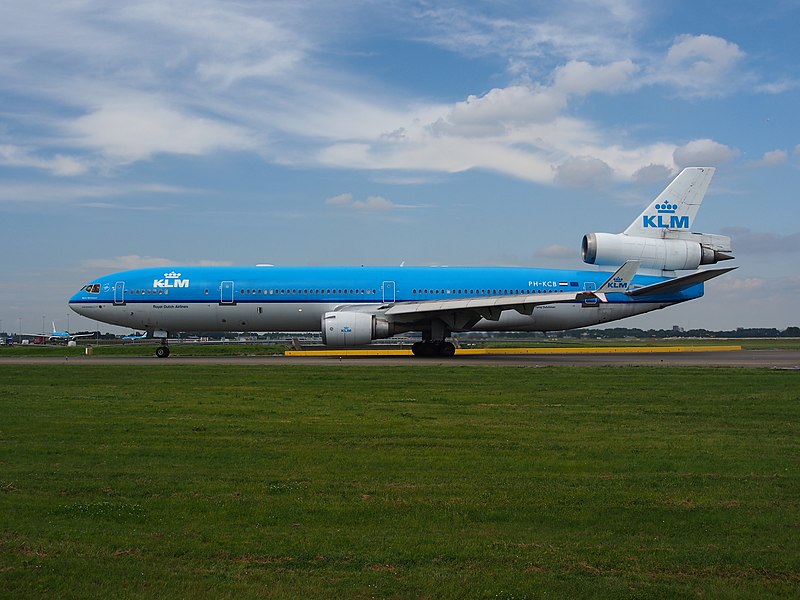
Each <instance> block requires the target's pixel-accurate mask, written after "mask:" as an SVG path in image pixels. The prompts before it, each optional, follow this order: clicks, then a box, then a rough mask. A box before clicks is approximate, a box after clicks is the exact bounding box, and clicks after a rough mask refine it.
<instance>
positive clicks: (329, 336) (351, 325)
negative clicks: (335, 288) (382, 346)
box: [321, 312, 394, 348]
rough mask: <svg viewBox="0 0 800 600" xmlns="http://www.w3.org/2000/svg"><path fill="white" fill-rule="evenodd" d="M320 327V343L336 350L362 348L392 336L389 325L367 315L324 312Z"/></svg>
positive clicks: (374, 316) (391, 329)
mask: <svg viewBox="0 0 800 600" xmlns="http://www.w3.org/2000/svg"><path fill="white" fill-rule="evenodd" d="M321 327H322V343H323V344H325V345H326V346H333V347H336V348H349V347H351V346H363V345H365V344H369V343H371V342H372V340H379V339H383V338H388V337H391V336H392V335H394V332H393V328H392V324H391V323H389V322H388V321H387V320H386V319H382V318H380V317H378V316H376V315H371V314H369V313H359V312H326V313H325V314H324V315H322V325H321Z"/></svg>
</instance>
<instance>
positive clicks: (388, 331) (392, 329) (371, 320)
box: [69, 167, 735, 357]
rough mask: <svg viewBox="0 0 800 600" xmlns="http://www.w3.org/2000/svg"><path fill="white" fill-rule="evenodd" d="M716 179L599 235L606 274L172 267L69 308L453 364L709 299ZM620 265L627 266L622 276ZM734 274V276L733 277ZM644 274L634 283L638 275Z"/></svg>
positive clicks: (664, 197) (97, 286)
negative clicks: (468, 341) (500, 335)
mask: <svg viewBox="0 0 800 600" xmlns="http://www.w3.org/2000/svg"><path fill="white" fill-rule="evenodd" d="M713 173H714V169H713V168H711V167H690V168H687V169H684V170H683V171H682V172H681V173H680V174H679V175H678V176H677V177H676V178H675V179H674V180H673V181H672V183H670V184H669V186H667V188H666V189H665V190H664V191H663V192H662V193H661V194H659V196H658V197H657V198H656V199H655V200H654V201H653V202H651V203H650V204H649V205H648V207H647V208H646V209H645V210H644V212H642V214H641V215H639V217H637V219H636V220H635V221H634V222H633V223H631V225H630V226H629V227H628V228H627V229H626V230H625V231H624V232H622V233H618V234H609V233H590V234H588V235H586V236H584V238H583V241H582V255H583V260H584V261H585V262H586V263H589V264H593V265H599V266H604V267H614V268H616V267H619V269H617V271H616V272H614V273H610V272H603V271H597V270H591V271H588V270H560V269H535V268H522V267H513V268H512V267H502V268H500V267H406V266H399V267H278V266H270V265H264V266H252V267H246V266H245V267H167V268H147V269H136V270H131V271H123V272H119V273H114V274H111V275H106V276H104V277H99V278H97V279H95V280H93V281H92V282H91V283H89V284H87V285H85V286H84V287H83V288H81V290H80V291H79V292H78V293H77V294H75V295H74V296H73V297H72V298H70V300H69V306H70V307H71V308H72V309H73V310H74V311H75V312H77V313H78V314H81V315H83V316H85V317H88V318H90V319H94V320H97V321H103V322H104V323H110V324H113V325H120V326H125V327H131V328H136V329H145V330H147V331H151V332H153V335H154V337H158V338H161V339H162V340H163V343H162V345H161V346H160V347H158V349H157V351H156V354H157V356H160V357H166V356H169V347H168V346H167V344H166V339H167V337H168V332H170V331H320V332H321V333H322V341H323V343H324V344H326V345H328V346H331V347H338V348H348V347H352V346H360V345H365V344H369V343H371V342H373V341H374V340H379V339H384V338H388V337H391V336H393V335H395V334H399V333H404V332H409V331H419V332H421V333H422V341H420V342H417V343H415V344H414V345H413V346H412V350H413V352H414V354H415V355H417V356H452V355H453V354H454V353H455V346H454V345H453V344H452V343H451V342H449V341H447V338H448V337H449V336H450V335H452V333H454V332H460V331H479V330H480V331H557V330H564V329H572V328H577V327H586V326H590V325H596V324H599V323H606V322H609V321H614V320H617V319H622V318H625V317H629V316H633V315H639V314H643V313H646V312H650V311H653V310H657V309H661V308H665V307H668V306H671V305H674V304H678V303H681V302H685V301H687V300H692V299H695V298H699V297H701V296H702V295H703V291H704V288H703V282H705V281H708V280H710V279H712V278H714V277H717V276H719V275H722V274H723V273H727V272H728V271H730V270H732V268H712V269H705V270H699V271H695V272H693V273H690V274H688V275H684V276H680V277H679V276H677V273H676V272H677V271H680V270H695V269H697V268H698V267H699V266H700V265H710V264H715V263H717V262H720V261H723V260H728V259H730V258H733V257H732V256H731V254H730V253H731V240H730V238H729V237H727V236H722V235H713V234H702V233H693V232H691V231H690V228H691V226H692V223H693V222H694V219H695V216H696V215H697V211H698V209H699V207H700V203H701V202H702V200H703V197H704V195H705V192H706V190H707V188H708V185H709V182H710V180H711V177H712V176H713ZM620 265H622V266H621V267H620ZM734 268H735V267H734ZM634 274H635V276H634Z"/></svg>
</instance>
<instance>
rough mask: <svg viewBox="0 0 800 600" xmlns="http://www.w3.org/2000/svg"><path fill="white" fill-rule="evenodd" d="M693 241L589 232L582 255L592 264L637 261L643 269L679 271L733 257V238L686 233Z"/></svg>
mask: <svg viewBox="0 0 800 600" xmlns="http://www.w3.org/2000/svg"><path fill="white" fill-rule="evenodd" d="M686 236H687V237H689V236H692V237H691V239H673V238H650V237H636V236H631V235H625V234H624V233H617V234H612V233H589V234H586V235H585V236H583V241H582V242H581V256H582V257H583V262H586V263H589V264H590V265H607V266H619V265H621V264H622V263H624V262H625V261H626V260H638V261H639V264H640V267H641V268H642V269H653V270H658V271H680V270H683V269H696V268H697V267H699V266H700V265H713V264H715V263H717V262H719V261H721V260H728V259H731V258H733V257H732V256H730V255H728V254H726V253H727V252H730V238H729V237H726V236H722V235H706V234H699V233H698V234H693V233H688V232H687V234H686Z"/></svg>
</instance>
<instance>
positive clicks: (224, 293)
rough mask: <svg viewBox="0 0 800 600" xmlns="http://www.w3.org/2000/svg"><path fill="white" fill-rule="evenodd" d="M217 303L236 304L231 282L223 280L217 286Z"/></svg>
mask: <svg viewBox="0 0 800 600" xmlns="http://www.w3.org/2000/svg"><path fill="white" fill-rule="evenodd" d="M219 293H220V296H219V303H220V304H236V303H235V302H234V301H233V282H232V281H223V282H222V283H221V284H220V286H219Z"/></svg>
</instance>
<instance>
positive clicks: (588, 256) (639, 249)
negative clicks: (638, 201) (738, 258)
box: [581, 167, 733, 275]
mask: <svg viewBox="0 0 800 600" xmlns="http://www.w3.org/2000/svg"><path fill="white" fill-rule="evenodd" d="M714 170H715V169H714V168H713V167H688V168H686V169H684V170H683V171H681V172H680V173H679V174H678V176H677V177H676V178H675V179H674V180H673V181H672V183H670V184H669V185H668V186H667V188H666V189H665V190H664V191H663V192H661V193H660V194H659V195H658V197H657V198H656V199H655V200H653V202H651V203H650V205H649V206H648V207H647V208H646V209H645V210H644V212H642V214H641V215H639V217H638V218H637V219H636V220H635V221H634V222H633V223H631V224H630V225H629V226H628V228H627V229H625V231H624V232H623V233H616V234H614V233H589V234H587V235H585V236H584V237H583V241H582V242H581V255H582V258H583V261H584V262H586V263H589V264H591V265H602V266H617V265H621V264H622V263H624V262H625V261H627V260H638V261H639V263H640V265H641V269H642V270H645V271H655V272H660V273H662V274H664V275H669V274H671V273H672V272H674V271H680V270H685V269H696V268H697V267H699V266H700V265H713V264H715V263H717V262H720V261H723V260H729V259H731V258H733V256H732V255H731V254H730V253H731V239H730V238H729V237H728V236H724V235H715V234H705V233H693V232H692V231H691V227H692V225H693V223H694V219H695V217H696V216H697V212H698V211H699V210H700V204H701V203H702V202H703V197H704V196H705V193H706V190H707V189H708V185H709V183H710V182H711V178H712V177H713V175H714Z"/></svg>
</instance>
